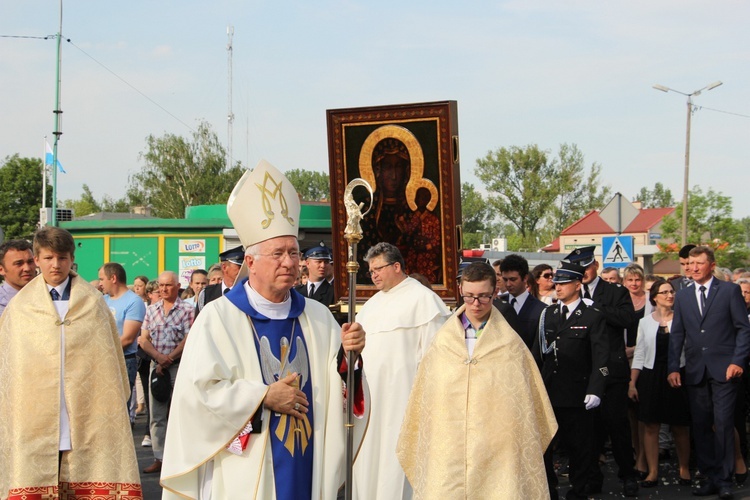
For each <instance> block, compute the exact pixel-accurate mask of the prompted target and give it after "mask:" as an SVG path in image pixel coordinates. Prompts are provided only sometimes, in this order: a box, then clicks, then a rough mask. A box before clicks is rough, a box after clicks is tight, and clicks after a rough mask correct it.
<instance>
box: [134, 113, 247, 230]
mask: <svg viewBox="0 0 750 500" xmlns="http://www.w3.org/2000/svg"><path fill="white" fill-rule="evenodd" d="M140 157H141V158H142V159H143V160H145V163H146V164H145V166H144V167H143V169H142V170H141V171H140V172H137V173H135V174H133V175H132V176H131V178H130V187H129V189H128V193H127V198H128V201H129V202H130V204H131V205H133V206H135V205H148V206H151V207H152V210H153V214H154V215H155V216H157V217H166V218H173V219H174V218H182V217H184V215H185V208H186V207H188V206H193V205H208V204H219V203H226V202H227V198H229V194H230V193H231V192H232V189H233V188H234V185H235V184H236V183H237V181H238V180H239V178H240V177H241V176H242V174H243V172H244V170H243V169H242V167H241V166H240V165H239V164H237V165H235V166H233V167H231V168H229V169H227V168H226V166H225V163H226V162H225V159H226V152H225V150H224V148H223V147H222V145H221V143H220V142H219V139H218V137H217V136H216V133H215V132H213V131H212V130H211V126H210V125H209V124H208V123H207V122H201V123H200V125H199V126H198V130H197V131H196V132H194V133H193V135H192V141H191V140H189V139H186V138H184V137H180V136H176V135H174V134H165V135H164V136H163V137H155V136H154V135H149V136H148V137H147V138H146V152H142V153H141V155H140Z"/></svg>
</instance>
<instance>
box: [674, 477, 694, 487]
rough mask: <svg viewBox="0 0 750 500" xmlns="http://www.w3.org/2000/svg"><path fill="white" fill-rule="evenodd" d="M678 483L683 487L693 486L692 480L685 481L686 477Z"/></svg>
mask: <svg viewBox="0 0 750 500" xmlns="http://www.w3.org/2000/svg"><path fill="white" fill-rule="evenodd" d="M678 482H679V483H680V484H681V485H682V486H690V485H691V484H693V480H692V479H685V478H684V477H681V478H680V479H679V481H678Z"/></svg>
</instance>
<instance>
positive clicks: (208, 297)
mask: <svg viewBox="0 0 750 500" xmlns="http://www.w3.org/2000/svg"><path fill="white" fill-rule="evenodd" d="M201 296H203V300H201ZM219 297H221V283H216V284H215V285H208V286H207V287H206V288H204V289H203V291H202V292H201V293H200V295H198V297H196V298H195V314H196V315H197V314H198V313H199V312H201V309H203V308H204V307H206V304H208V303H209V302H211V301H212V300H216V299H218V298H219Z"/></svg>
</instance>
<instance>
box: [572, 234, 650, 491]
mask: <svg viewBox="0 0 750 500" xmlns="http://www.w3.org/2000/svg"><path fill="white" fill-rule="evenodd" d="M595 248H596V247H594V246H588V247H582V248H577V249H575V250H573V252H571V253H570V254H569V255H568V256H567V257H566V258H565V260H568V261H570V262H574V263H577V264H579V265H580V266H582V267H584V268H585V271H584V275H583V286H582V289H581V294H582V295H583V299H584V301H586V302H587V303H588V304H590V305H593V306H594V307H596V308H597V309H598V310H600V311H601V312H602V315H603V316H604V320H605V321H606V326H607V337H608V339H609V362H608V363H607V368H608V369H609V377H607V388H606V390H605V391H604V397H603V398H602V404H601V406H600V408H599V411H598V412H597V415H596V416H595V426H594V430H595V444H596V447H597V450H600V451H601V450H603V449H604V442H605V441H606V438H607V435H609V438H610V441H611V443H612V454H613V455H614V458H615V462H616V463H617V468H618V469H619V471H618V476H619V477H620V479H622V480H623V490H624V493H625V496H628V497H632V496H636V495H637V494H638V478H637V477H636V473H635V458H634V451H633V442H632V440H631V435H630V422H629V421H628V383H629V382H630V366H629V365H628V359H627V356H626V354H625V329H626V328H627V327H629V326H630V325H631V324H632V323H633V321H634V320H635V311H634V309H633V301H632V300H631V298H630V294H629V293H628V291H627V290H626V289H625V288H623V287H622V286H620V285H615V284H613V283H609V282H607V281H604V280H603V279H601V278H600V277H599V263H598V262H597V260H596V258H595V257H594V250H595ZM603 483H604V476H603V475H602V472H601V469H599V468H598V467H597V468H596V469H594V474H593V476H592V477H591V478H590V480H589V484H588V485H587V493H589V494H597V493H600V492H601V490H602V485H603Z"/></svg>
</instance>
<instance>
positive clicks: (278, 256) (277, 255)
mask: <svg viewBox="0 0 750 500" xmlns="http://www.w3.org/2000/svg"><path fill="white" fill-rule="evenodd" d="M256 255H261V256H263V257H270V258H272V259H273V260H276V261H279V262H281V261H283V260H284V256H286V255H288V256H289V258H290V259H292V260H299V258H300V255H301V254H300V251H299V250H290V251H288V252H282V251H281V250H276V251H275V252H271V253H259V254H256Z"/></svg>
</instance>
